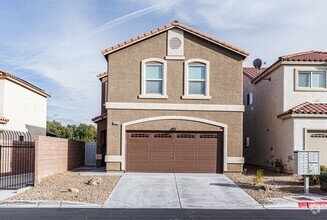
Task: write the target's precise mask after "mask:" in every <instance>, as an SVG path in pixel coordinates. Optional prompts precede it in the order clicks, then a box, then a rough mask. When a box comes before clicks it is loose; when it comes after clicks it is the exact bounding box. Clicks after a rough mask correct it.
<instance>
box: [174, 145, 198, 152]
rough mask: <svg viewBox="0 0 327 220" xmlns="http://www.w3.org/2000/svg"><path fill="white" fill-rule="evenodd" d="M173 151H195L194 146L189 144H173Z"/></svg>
mask: <svg viewBox="0 0 327 220" xmlns="http://www.w3.org/2000/svg"><path fill="white" fill-rule="evenodd" d="M174 150H175V151H183V152H184V151H194V150H196V144H193V143H189V144H185V143H183V144H180V143H178V144H175V146H174Z"/></svg>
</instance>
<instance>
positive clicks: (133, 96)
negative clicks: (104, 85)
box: [108, 32, 243, 105]
mask: <svg viewBox="0 0 327 220" xmlns="http://www.w3.org/2000/svg"><path fill="white" fill-rule="evenodd" d="M166 35H167V33H166V32H165V33H162V34H159V35H157V36H155V37H152V38H149V39H147V40H146V41H142V42H141V43H138V44H134V45H132V46H130V47H127V48H125V49H123V50H120V51H117V52H115V53H113V54H110V55H109V58H108V61H109V91H108V99H109V101H110V102H142V103H144V102H150V103H156V102H159V103H183V104H187V103H196V104H234V105H242V103H243V100H242V93H243V91H242V62H243V60H242V57H241V56H239V55H236V54H235V53H232V52H230V51H228V50H226V49H224V48H221V47H219V46H217V45H215V44H213V43H210V42H206V41H205V40H202V39H199V38H198V37H194V36H193V35H190V34H188V33H185V32H184V37H185V39H184V47H185V52H184V55H185V60H188V59H192V58H201V59H205V60H208V61H209V62H210V91H211V92H210V93H211V94H210V95H211V97H212V99H211V100H182V99H181V96H182V95H183V86H184V81H183V80H184V60H167V95H168V99H139V98H138V95H140V94H141V61H142V60H143V59H147V58H161V59H164V58H165V56H166ZM122 82H123V83H122ZM118 91H119V92H118Z"/></svg>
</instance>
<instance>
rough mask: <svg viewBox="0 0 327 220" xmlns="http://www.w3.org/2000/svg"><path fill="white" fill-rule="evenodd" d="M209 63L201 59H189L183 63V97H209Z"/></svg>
mask: <svg viewBox="0 0 327 220" xmlns="http://www.w3.org/2000/svg"><path fill="white" fill-rule="evenodd" d="M209 70H210V63H209V61H207V60H203V59H190V60H187V61H185V63H184V80H185V81H184V95H183V97H182V98H183V99H211V97H210V93H209Z"/></svg>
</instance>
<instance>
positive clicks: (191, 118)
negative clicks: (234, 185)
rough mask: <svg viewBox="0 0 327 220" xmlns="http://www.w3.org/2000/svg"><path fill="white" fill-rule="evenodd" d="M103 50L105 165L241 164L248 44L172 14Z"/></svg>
mask: <svg viewBox="0 0 327 220" xmlns="http://www.w3.org/2000/svg"><path fill="white" fill-rule="evenodd" d="M102 54H103V55H104V57H105V58H106V60H107V62H108V70H107V73H103V74H100V75H98V77H99V78H100V80H101V81H102V91H103V92H102V105H103V104H104V103H105V108H106V109H102V114H101V115H100V116H98V117H96V118H94V119H93V121H95V122H97V124H98V134H100V137H98V148H99V149H98V155H97V157H98V159H101V157H102V155H101V154H100V152H101V149H100V147H101V146H103V144H105V140H104V139H107V141H106V156H105V163H106V170H107V171H127V172H129V171H130V172H131V171H134V172H213V173H216V172H218V173H221V172H227V171H228V172H241V171H242V165H243V162H244V158H243V152H242V148H243V147H242V145H243V137H242V122H243V111H244V106H243V103H242V98H243V89H242V65H243V60H244V59H245V58H246V56H247V55H248V53H247V52H246V51H243V50H240V49H238V48H236V47H234V46H231V45H230V44H227V43H225V42H222V41H220V40H218V39H215V38H213V37H211V36H209V35H206V34H204V33H201V32H200V31H197V30H194V29H192V28H190V27H187V26H185V25H182V24H180V23H179V22H177V21H174V22H172V23H171V24H168V25H165V26H163V27H160V28H158V29H155V30H153V31H150V32H148V33H145V34H142V35H140V36H138V37H135V38H133V39H130V40H127V41H125V42H123V43H120V44H118V45H116V46H113V47H110V48H108V49H105V50H104V51H102ZM106 89H107V92H106V91H105V90H106ZM102 133H103V134H102ZM101 134H102V135H101ZM99 142H100V143H99ZM102 153H103V152H102ZM99 163H100V162H99ZM99 163H98V164H99Z"/></svg>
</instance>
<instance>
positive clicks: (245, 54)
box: [101, 25, 250, 59]
mask: <svg viewBox="0 0 327 220" xmlns="http://www.w3.org/2000/svg"><path fill="white" fill-rule="evenodd" d="M173 28H179V29H181V30H183V31H186V32H188V33H191V34H193V35H195V36H198V37H200V38H202V39H205V40H207V41H209V42H212V43H214V44H217V45H219V46H221V47H223V48H225V49H227V50H230V51H233V52H234V53H237V54H239V55H241V56H243V57H244V59H245V58H246V57H247V56H249V55H250V53H249V52H247V51H243V52H241V51H237V50H235V49H233V48H230V47H228V46H226V45H223V44H221V43H218V42H216V41H214V40H212V39H210V38H207V37H204V36H202V35H200V34H197V33H196V32H193V31H191V30H188V29H186V28H183V27H181V26H177V25H176V26H175V25H173V26H171V27H167V28H165V29H163V30H159V31H157V32H155V33H153V34H150V35H148V36H145V37H144V38H140V39H138V40H135V41H133V42H131V43H129V44H126V45H123V46H119V47H117V48H115V49H113V50H110V51H106V49H105V50H102V51H101V53H102V55H103V56H104V57H105V58H106V57H107V56H108V55H109V54H111V53H114V52H116V51H118V50H121V49H124V48H126V47H129V46H131V45H133V44H135V43H138V42H141V41H143V40H146V39H148V38H150V37H153V36H155V35H158V34H160V33H163V32H166V31H168V30H170V29H173Z"/></svg>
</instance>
